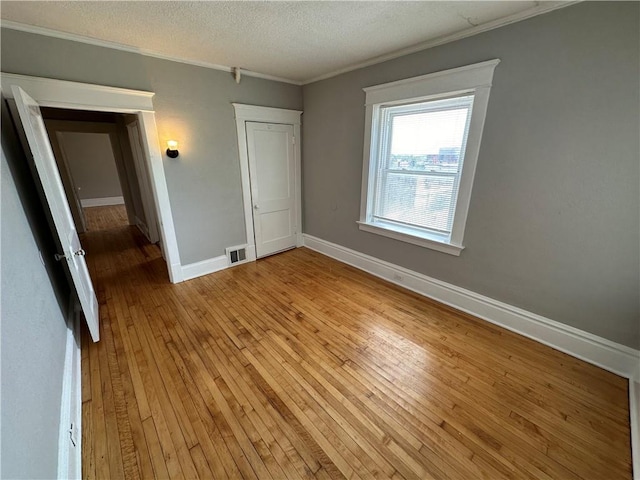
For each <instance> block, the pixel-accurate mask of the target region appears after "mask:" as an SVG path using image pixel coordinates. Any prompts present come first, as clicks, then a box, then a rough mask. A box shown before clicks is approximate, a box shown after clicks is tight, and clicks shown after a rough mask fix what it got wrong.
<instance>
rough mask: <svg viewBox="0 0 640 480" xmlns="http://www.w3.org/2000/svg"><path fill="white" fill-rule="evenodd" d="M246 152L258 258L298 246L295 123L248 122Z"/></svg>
mask: <svg viewBox="0 0 640 480" xmlns="http://www.w3.org/2000/svg"><path fill="white" fill-rule="evenodd" d="M246 129H247V153H248V156H249V176H250V182H251V200H252V205H253V229H254V234H255V242H256V243H255V245H256V256H257V257H258V258H261V257H265V256H267V255H271V254H273V253H276V252H281V251H283V250H287V249H289V248H293V247H295V246H296V234H297V229H298V225H297V224H296V218H297V211H296V195H295V191H296V188H295V187H296V186H295V161H294V141H295V140H294V134H293V125H283V124H275V123H258V122H247V123H246Z"/></svg>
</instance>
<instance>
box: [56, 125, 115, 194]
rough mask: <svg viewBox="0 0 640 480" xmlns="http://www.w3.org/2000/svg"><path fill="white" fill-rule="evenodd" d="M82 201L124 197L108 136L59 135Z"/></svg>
mask: <svg viewBox="0 0 640 480" xmlns="http://www.w3.org/2000/svg"><path fill="white" fill-rule="evenodd" d="M56 134H57V136H58V141H59V143H60V147H61V148H62V149H63V150H64V152H65V156H66V159H67V165H68V166H69V171H70V172H71V177H72V178H73V183H74V185H75V187H76V188H77V189H78V197H79V198H80V199H81V200H85V199H88V198H105V197H120V196H122V188H120V179H119V178H118V170H117V169H116V159H115V158H114V157H113V150H112V149H111V139H110V138H109V134H107V133H84V132H56Z"/></svg>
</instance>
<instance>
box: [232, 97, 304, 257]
mask: <svg viewBox="0 0 640 480" xmlns="http://www.w3.org/2000/svg"><path fill="white" fill-rule="evenodd" d="M233 107H234V110H235V117H236V132H237V135H238V153H239V155H240V175H241V180H242V200H243V205H244V221H245V229H246V232H247V241H246V243H247V260H249V261H252V260H255V259H256V247H255V235H254V228H253V203H252V201H251V182H250V175H249V155H248V147H247V128H246V126H247V123H248V122H262V123H279V124H287V125H293V132H294V138H295V139H296V141H295V144H294V147H293V155H294V168H295V175H294V181H295V207H296V225H297V226H298V228H297V233H296V246H298V247H300V246H302V245H303V240H302V195H301V191H302V176H301V164H300V163H301V162H300V154H301V152H300V116H301V115H302V112H301V111H299V110H287V109H282V108H272V107H259V106H255V105H245V104H242V103H233Z"/></svg>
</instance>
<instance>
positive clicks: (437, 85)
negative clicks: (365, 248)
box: [358, 60, 499, 255]
mask: <svg viewBox="0 0 640 480" xmlns="http://www.w3.org/2000/svg"><path fill="white" fill-rule="evenodd" d="M498 62H499V60H492V61H489V62H483V63H480V64H476V65H470V66H468V67H461V68H457V69H454V70H447V71H444V72H437V73H434V74H429V75H424V76H422V77H417V78H412V79H408V80H401V81H399V82H393V83H390V84H385V85H378V86H375V87H369V88H366V89H365V92H366V97H367V106H366V115H367V116H366V128H367V133H368V135H365V146H364V150H365V157H364V171H363V188H362V190H363V197H362V206H361V218H360V221H359V222H358V223H359V225H360V229H361V230H365V231H368V232H371V233H377V234H380V235H384V236H388V237H391V238H395V239H397V240H402V241H406V242H409V243H414V244H417V245H421V246H424V247H427V248H433V249H436V250H440V251H443V252H445V253H450V254H453V255H459V254H460V252H461V251H462V249H463V248H464V247H463V246H462V240H463V236H464V226H465V223H466V217H467V210H468V207H469V199H470V196H471V186H472V183H473V175H474V173H475V165H476V160H477V156H478V151H479V148H480V138H481V134H482V127H483V124H484V117H485V113H486V108H487V102H488V99H489V89H490V86H491V81H492V77H493V70H494V68H495V66H496V65H497V64H498Z"/></svg>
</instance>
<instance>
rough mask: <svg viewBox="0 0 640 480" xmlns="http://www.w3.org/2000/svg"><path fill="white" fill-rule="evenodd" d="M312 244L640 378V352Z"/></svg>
mask: <svg viewBox="0 0 640 480" xmlns="http://www.w3.org/2000/svg"><path fill="white" fill-rule="evenodd" d="M304 244H305V246H306V247H307V248H309V249H311V250H315V251H317V252H319V253H322V254H324V255H327V256H329V257H331V258H334V259H336V260H338V261H341V262H343V263H346V264H348V265H351V266H353V267H356V268H358V269H360V270H364V271H365V272H368V273H370V274H371V275H374V276H376V277H379V278H382V279H384V280H387V281H389V282H391V283H394V284H396V285H400V286H402V287H404V288H407V289H408V290H411V291H413V292H416V293H418V294H420V295H424V296H426V297H429V298H431V299H433V300H437V301H438V302H441V303H444V304H446V305H449V306H451V307H454V308H457V309H458V310H462V311H463V312H466V313H469V314H471V315H473V316H475V317H479V318H481V319H483V320H486V321H488V322H491V323H494V324H496V325H499V326H501V327H504V328H506V329H507V330H511V331H513V332H515V333H518V334H520V335H524V336H525V337H528V338H531V339H533V340H536V341H538V342H540V343H543V344H545V345H548V346H550V347H552V348H555V349H556V350H560V351H561V352H564V353H567V354H569V355H571V356H574V357H576V358H579V359H581V360H584V361H586V362H589V363H591V364H594V365H597V366H599V367H601V368H603V369H605V370H608V371H610V372H613V373H615V374H617V375H620V376H623V377H625V378H636V379H637V380H640V371H639V368H638V366H639V365H640V351H638V350H635V349H633V348H630V347H627V346H625V345H621V344H619V343H615V342H612V341H610V340H607V339H605V338H602V337H599V336H597V335H593V334H591V333H589V332H585V331H582V330H579V329H577V328H574V327H570V326H568V325H565V324H563V323H560V322H557V321H555V320H551V319H548V318H545V317H542V316H541V315H537V314H535V313H532V312H528V311H526V310H523V309H520V308H517V307H514V306H512V305H508V304H506V303H503V302H500V301H498V300H494V299H492V298H489V297H485V296H484V295H480V294H478V293H475V292H472V291H470V290H466V289H464V288H460V287H457V286H455V285H452V284H449V283H446V282H443V281H441V280H437V279H435V278H431V277H428V276H426V275H423V274H421V273H418V272H414V271H412V270H409V269H407V268H404V267H400V266H398V265H394V264H392V263H389V262H385V261H383V260H380V259H378V258H375V257H371V256H369V255H365V254H363V253H360V252H357V251H355V250H351V249H349V248H346V247H343V246H341V245H337V244H335V243H331V242H328V241H326V240H322V239H320V238H317V237H314V236H312V235H308V234H304Z"/></svg>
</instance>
